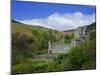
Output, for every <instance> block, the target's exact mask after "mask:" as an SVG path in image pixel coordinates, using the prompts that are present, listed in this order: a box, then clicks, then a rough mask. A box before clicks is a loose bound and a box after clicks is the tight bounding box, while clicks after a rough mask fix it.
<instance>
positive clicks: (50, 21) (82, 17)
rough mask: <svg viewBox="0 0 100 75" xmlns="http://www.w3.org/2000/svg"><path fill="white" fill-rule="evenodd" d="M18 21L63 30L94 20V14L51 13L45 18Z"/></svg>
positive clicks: (87, 23)
mask: <svg viewBox="0 0 100 75" xmlns="http://www.w3.org/2000/svg"><path fill="white" fill-rule="evenodd" d="M19 22H21V23H24V24H28V25H33V26H43V27H46V28H50V29H53V30H57V31H65V30H71V29H75V28H77V27H80V26H84V25H89V24H91V23H93V22H95V14H90V15H86V14H83V13H81V12H75V13H65V14H60V13H53V14H51V15H50V16H48V17H47V18H40V19H31V20H20V21H19Z"/></svg>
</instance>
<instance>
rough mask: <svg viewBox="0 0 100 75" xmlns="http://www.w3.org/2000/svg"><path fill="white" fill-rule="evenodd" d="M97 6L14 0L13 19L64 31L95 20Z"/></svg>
mask: <svg viewBox="0 0 100 75" xmlns="http://www.w3.org/2000/svg"><path fill="white" fill-rule="evenodd" d="M95 14H96V7H95V6H89V5H73V4H56V3H41V2H28V1H20V0H19V1H16V0H12V19H14V20H17V21H19V22H22V23H24V24H29V25H33V26H34V25H38V26H43V27H47V28H50V29H54V30H58V31H64V30H70V29H75V28H77V27H79V26H84V25H88V24H91V23H93V22H95Z"/></svg>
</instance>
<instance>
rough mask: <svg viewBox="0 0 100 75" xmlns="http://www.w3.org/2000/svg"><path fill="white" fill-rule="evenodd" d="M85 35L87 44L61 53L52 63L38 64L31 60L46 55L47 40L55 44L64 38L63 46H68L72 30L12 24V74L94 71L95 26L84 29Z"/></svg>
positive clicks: (38, 62) (41, 62)
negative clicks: (87, 33) (85, 30)
mask: <svg viewBox="0 0 100 75" xmlns="http://www.w3.org/2000/svg"><path fill="white" fill-rule="evenodd" d="M88 32H90V41H89V40H88V41H87V42H85V43H84V44H80V45H79V46H77V47H73V48H72V49H71V50H70V52H69V53H68V54H61V55H59V57H58V58H55V59H53V61H41V60H40V61H38V60H33V57H34V56H35V55H48V41H49V40H51V41H53V42H56V41H60V40H62V38H64V40H65V43H70V41H71V40H72V39H73V36H74V35H73V33H74V30H71V31H65V32H58V31H54V30H50V29H48V28H45V27H40V26H31V25H25V24H22V23H19V22H16V21H12V75H15V74H23V73H24V74H25V73H39V72H56V71H69V70H70V71H72V70H86V69H95V68H96V23H93V24H91V25H89V26H88ZM51 55H52V54H51Z"/></svg>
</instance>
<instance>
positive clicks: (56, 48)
mask: <svg viewBox="0 0 100 75" xmlns="http://www.w3.org/2000/svg"><path fill="white" fill-rule="evenodd" d="M86 40H89V32H88V31H87V27H86V26H83V27H78V28H77V29H75V30H74V38H73V39H72V41H71V43H69V44H66V43H64V40H63V41H58V42H51V41H50V40H49V42H48V53H68V52H69V50H70V49H71V48H72V47H74V46H76V45H79V44H81V43H84V42H85V41H86Z"/></svg>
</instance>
